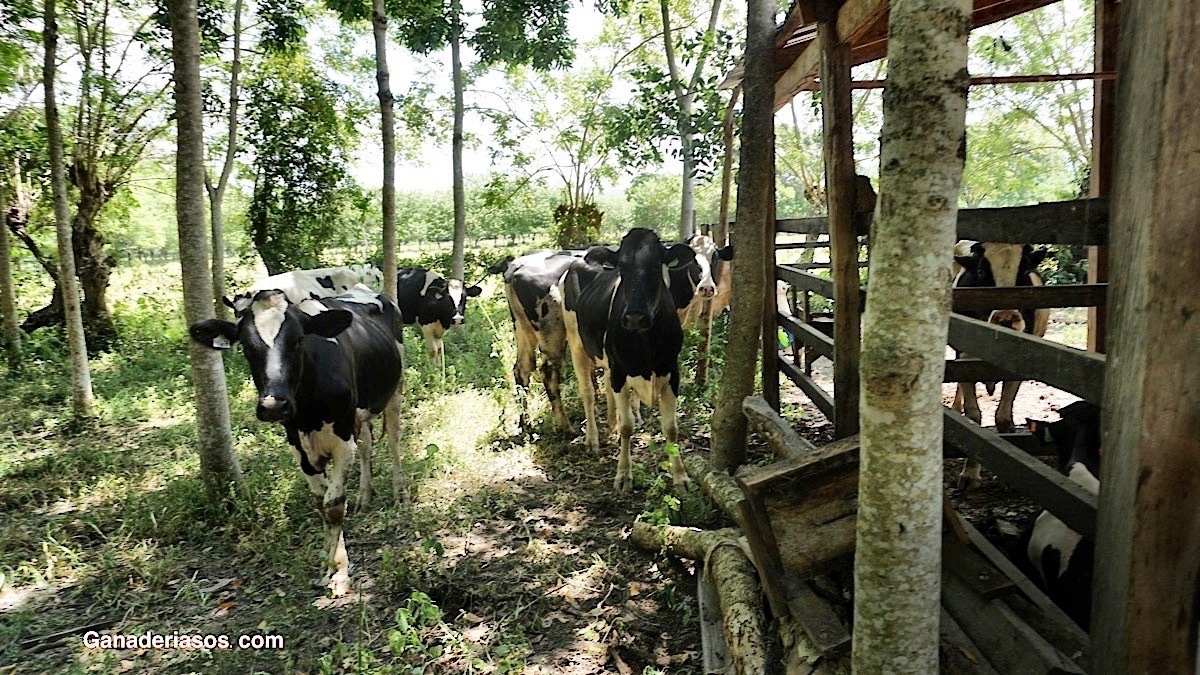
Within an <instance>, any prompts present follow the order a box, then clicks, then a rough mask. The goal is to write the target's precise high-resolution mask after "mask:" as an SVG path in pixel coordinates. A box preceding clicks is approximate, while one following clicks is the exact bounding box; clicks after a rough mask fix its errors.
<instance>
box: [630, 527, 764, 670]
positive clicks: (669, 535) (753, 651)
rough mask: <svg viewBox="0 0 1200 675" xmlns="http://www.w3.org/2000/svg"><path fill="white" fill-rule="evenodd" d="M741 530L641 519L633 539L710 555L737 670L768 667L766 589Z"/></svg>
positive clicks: (708, 572) (696, 556)
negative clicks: (759, 581) (693, 526)
mask: <svg viewBox="0 0 1200 675" xmlns="http://www.w3.org/2000/svg"><path fill="white" fill-rule="evenodd" d="M740 535H741V532H740V531H739V530H737V529H734V528H726V529H723V530H699V529H696V528H691V527H677V526H673V525H651V524H650V523H646V522H643V521H637V522H635V523H634V524H633V533H632V535H631V537H630V539H631V540H632V541H633V543H634V544H636V545H637V546H639V547H640V548H643V549H646V550H650V551H660V550H665V551H666V552H667V553H669V554H671V555H676V556H680V557H684V558H690V559H692V560H703V561H704V569H705V572H704V573H705V577H706V578H707V579H708V580H709V581H710V582H712V584H713V586H714V587H715V588H716V591H717V597H718V598H719V599H720V604H721V617H722V626H723V628H724V633H725V643H726V645H727V646H728V649H729V656H730V658H731V660H732V663H733V672H735V673H762V672H766V669H767V623H766V619H765V617H764V615H763V601H762V589H761V588H759V585H758V577H757V575H756V573H755V569H754V564H753V563H751V562H750V559H749V558H747V557H746V553H745V552H744V551H743V549H742V545H741V544H740V543H739V541H738V540H739V539H740Z"/></svg>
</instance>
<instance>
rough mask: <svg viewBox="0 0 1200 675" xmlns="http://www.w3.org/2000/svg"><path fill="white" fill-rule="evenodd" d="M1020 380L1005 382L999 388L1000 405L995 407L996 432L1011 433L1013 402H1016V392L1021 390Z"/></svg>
mask: <svg viewBox="0 0 1200 675" xmlns="http://www.w3.org/2000/svg"><path fill="white" fill-rule="evenodd" d="M1021 382H1022V381H1021V380H1011V381H1010V380H1005V381H1004V384H1003V385H1002V386H1001V388H1000V405H999V406H997V407H996V431H997V432H998V433H1002V434H1007V433H1011V432H1012V431H1013V430H1014V429H1015V428H1016V427H1015V426H1014V425H1013V410H1012V409H1013V402H1014V401H1016V400H1017V391H1018V390H1019V389H1020V388H1021Z"/></svg>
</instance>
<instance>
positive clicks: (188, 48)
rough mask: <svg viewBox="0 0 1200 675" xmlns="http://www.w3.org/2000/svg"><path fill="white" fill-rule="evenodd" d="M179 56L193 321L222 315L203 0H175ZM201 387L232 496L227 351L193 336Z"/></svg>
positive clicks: (184, 229) (224, 489) (220, 476)
mask: <svg viewBox="0 0 1200 675" xmlns="http://www.w3.org/2000/svg"><path fill="white" fill-rule="evenodd" d="M167 10H168V13H169V15H170V21H171V37H172V40H171V55H172V57H173V60H174V64H175V119H176V124H177V126H178V134H177V138H178V143H179V146H178V154H177V155H176V161H175V217H176V223H177V227H178V230H179V265H180V267H181V268H182V270H183V313H184V318H185V319H186V321H187V322H188V324H189V325H190V324H192V323H194V322H196V321H202V320H204V319H211V318H212V317H213V316H214V311H213V305H212V297H213V291H212V276H211V274H210V272H211V270H210V268H209V263H208V246H207V244H208V242H207V241H206V239H207V237H206V236H205V227H204V122H203V119H202V117H201V116H202V114H203V113H202V107H201V104H200V25H199V20H198V19H197V16H196V0H171V1H170V2H169V3H168V6H167ZM188 345H189V357H190V358H189V361H190V362H191V369H192V385H193V387H194V388H195V392H196V435H197V440H198V444H197V447H196V451H197V452H198V453H199V455H200V474H201V477H202V478H203V480H204V485H205V488H206V489H207V491H208V496H209V499H210V500H211V501H212V502H213V503H214V504H218V503H222V502H225V501H226V500H228V499H230V498H231V496H232V495H231V494H230V486H231V485H232V486H233V487H234V488H235V490H237V491H238V492H240V491H241V489H242V487H243V486H242V471H241V468H240V467H239V466H238V460H237V455H236V454H234V452H233V434H232V433H231V431H230V426H229V399H228V397H227V395H226V392H225V369H224V368H223V367H222V362H221V353H220V352H218V351H215V350H212V349H208V348H205V347H201V346H200V345H198V344H196V343H195V342H192V341H190V340H189V341H188Z"/></svg>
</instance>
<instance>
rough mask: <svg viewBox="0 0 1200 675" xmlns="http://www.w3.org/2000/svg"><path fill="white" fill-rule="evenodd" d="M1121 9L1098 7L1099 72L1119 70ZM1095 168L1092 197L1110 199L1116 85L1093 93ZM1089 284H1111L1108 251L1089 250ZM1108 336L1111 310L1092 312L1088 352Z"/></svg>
mask: <svg viewBox="0 0 1200 675" xmlns="http://www.w3.org/2000/svg"><path fill="white" fill-rule="evenodd" d="M1119 11H1120V7H1119V6H1118V3H1117V0H1098V2H1096V3H1095V21H1096V39H1095V45H1096V46H1095V49H1096V51H1095V54H1096V55H1095V61H1096V67H1097V68H1104V69H1106V70H1107V69H1114V70H1115V69H1116V67H1117V28H1118V19H1117V17H1118V12H1119ZM1092 97H1093V98H1092V164H1091V173H1090V174H1089V175H1088V196H1090V197H1108V196H1109V195H1111V194H1112V182H1113V181H1112V178H1113V164H1114V161H1113V160H1114V158H1113V141H1114V131H1115V130H1116V127H1117V124H1116V103H1117V85H1116V82H1113V81H1106V82H1097V83H1096V87H1095V89H1094V90H1093V92H1092ZM1087 256H1088V276H1087V280H1088V283H1100V282H1105V281H1108V247H1107V246H1089V247H1088V252H1087ZM1107 336H1108V308H1107V307H1106V306H1102V307H1093V308H1090V309H1088V337H1087V340H1088V341H1087V348H1088V350H1090V351H1093V352H1101V353H1103V352H1104V351H1105V343H1106V341H1107Z"/></svg>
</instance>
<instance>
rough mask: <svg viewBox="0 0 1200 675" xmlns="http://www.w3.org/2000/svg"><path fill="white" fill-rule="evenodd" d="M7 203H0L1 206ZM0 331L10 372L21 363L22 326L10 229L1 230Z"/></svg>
mask: <svg viewBox="0 0 1200 675" xmlns="http://www.w3.org/2000/svg"><path fill="white" fill-rule="evenodd" d="M3 203H5V202H2V201H0V204H3ZM0 320H2V321H3V329H2V330H0V336H3V337H2V340H3V344H4V351H5V352H6V353H7V356H8V364H9V368H10V370H15V369H16V368H17V367H18V366H19V365H20V363H21V325H20V324H19V323H18V322H17V294H16V291H15V287H14V286H13V276H12V240H11V239H9V238H8V228H7V227H2V228H0Z"/></svg>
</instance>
